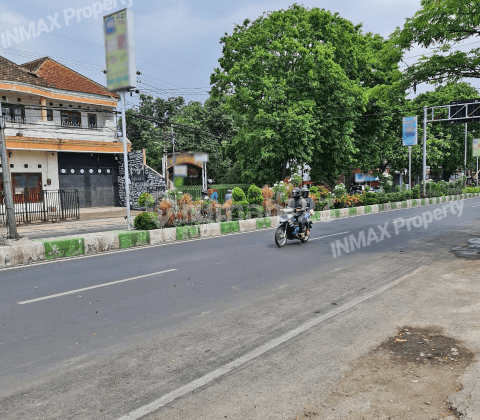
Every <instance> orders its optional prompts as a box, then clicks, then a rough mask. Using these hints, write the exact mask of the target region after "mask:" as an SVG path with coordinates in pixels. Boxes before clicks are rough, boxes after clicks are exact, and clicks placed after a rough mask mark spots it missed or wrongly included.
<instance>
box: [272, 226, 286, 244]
mask: <svg viewBox="0 0 480 420" xmlns="http://www.w3.org/2000/svg"><path fill="white" fill-rule="evenodd" d="M275 243H276V244H277V246H278V247H279V248H281V247H283V246H284V245H285V244H286V243H287V232H286V229H285V227H284V226H280V227H278V228H277V230H276V231H275Z"/></svg>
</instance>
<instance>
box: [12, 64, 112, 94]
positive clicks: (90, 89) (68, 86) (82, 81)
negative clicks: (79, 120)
mask: <svg viewBox="0 0 480 420" xmlns="http://www.w3.org/2000/svg"><path fill="white" fill-rule="evenodd" d="M21 67H23V68H25V69H27V70H29V71H31V72H32V73H34V74H35V75H37V76H38V77H40V78H41V79H43V80H44V81H45V82H46V83H48V85H50V86H52V87H55V88H57V89H62V90H69V91H73V92H84V93H91V94H94V95H102V96H109V97H113V98H119V96H118V95H117V94H115V93H113V92H109V91H108V90H107V89H106V88H105V87H104V86H102V85H100V84H99V83H96V82H94V81H93V80H90V79H89V78H88V77H85V76H83V75H81V74H80V73H77V72H76V71H73V70H71V69H69V68H68V67H66V66H64V65H63V64H60V63H57V62H56V61H55V60H52V59H51V58H50V57H43V58H40V59H38V60H34V61H30V62H28V63H25V64H22V65H21Z"/></svg>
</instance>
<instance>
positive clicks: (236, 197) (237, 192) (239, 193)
mask: <svg viewBox="0 0 480 420" xmlns="http://www.w3.org/2000/svg"><path fill="white" fill-rule="evenodd" d="M232 199H233V202H234V203H238V202H241V201H247V197H246V196H245V193H244V191H243V190H242V189H241V188H239V187H235V188H234V189H233V191H232Z"/></svg>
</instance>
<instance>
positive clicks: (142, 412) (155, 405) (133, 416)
mask: <svg viewBox="0 0 480 420" xmlns="http://www.w3.org/2000/svg"><path fill="white" fill-rule="evenodd" d="M420 269H421V267H420V268H417V269H416V270H415V271H413V272H412V273H409V274H406V275H404V276H402V277H400V278H399V279H397V280H394V281H392V282H391V283H388V284H386V285H385V286H382V287H380V288H379V289H377V290H375V291H373V292H370V293H368V294H367V295H364V296H361V297H358V298H356V299H353V300H352V301H350V302H348V303H346V304H344V305H341V306H339V307H337V308H335V309H332V310H331V311H330V312H328V313H327V314H324V315H320V316H318V317H317V318H314V319H312V320H310V321H307V322H305V323H304V324H302V325H300V326H299V327H297V328H295V329H294V330H292V331H290V332H288V333H286V334H284V335H282V336H280V337H278V338H276V339H274V340H272V341H270V342H268V343H266V344H264V345H263V346H260V347H258V348H257V349H255V350H252V351H251V352H249V353H247V354H245V355H244V356H242V357H239V358H238V359H236V360H234V361H233V362H230V363H227V364H226V365H224V366H222V367H220V368H218V369H216V370H214V371H213V372H210V373H208V374H206V375H205V376H202V377H201V378H199V379H196V380H195V381H193V382H190V383H189V384H187V385H184V386H182V387H180V388H178V389H176V390H175V391H172V392H170V393H168V394H166V395H164V396H163V397H161V398H159V399H158V400H156V401H154V402H152V403H150V404H147V405H145V406H143V407H140V408H139V409H137V410H135V411H132V412H131V413H129V414H127V415H125V416H123V417H121V418H120V419H118V420H138V419H140V418H142V417H144V416H147V415H148V414H151V413H153V412H154V411H157V410H159V409H160V408H162V407H164V406H165V405H167V404H169V403H171V402H172V401H174V400H176V399H177V398H180V397H183V396H184V395H186V394H189V393H191V392H192V391H195V390H196V389H198V388H201V387H202V386H205V385H206V384H208V383H210V382H212V381H214V380H215V379H217V378H219V377H221V376H223V375H225V374H227V373H229V372H231V371H232V370H235V369H237V368H239V367H240V366H242V365H244V364H245V363H248V362H250V361H252V360H253V359H256V358H257V357H259V356H261V355H263V354H265V353H266V352H268V351H270V350H272V349H274V348H276V347H278V346H280V345H281V344H283V343H285V342H287V341H289V340H291V339H292V338H295V337H297V336H299V335H300V334H302V333H304V332H305V331H308V330H309V329H311V328H313V327H315V326H317V325H319V324H321V323H322V322H324V321H326V320H328V319H330V318H333V317H334V316H337V315H340V314H341V313H343V312H345V311H348V310H349V309H352V308H354V307H355V306H357V305H359V304H360V303H363V302H365V301H367V300H369V299H371V298H373V297H375V296H377V295H379V294H381V293H383V292H385V291H386V290H388V289H390V288H392V287H394V286H396V285H398V284H400V283H402V282H403V281H404V280H406V279H408V278H410V277H412V276H413V275H415V274H416V273H417V272H418V271H419V270H420ZM405 271H406V270H405Z"/></svg>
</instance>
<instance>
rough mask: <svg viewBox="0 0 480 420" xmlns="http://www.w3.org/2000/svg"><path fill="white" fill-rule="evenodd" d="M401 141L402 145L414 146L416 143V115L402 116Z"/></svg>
mask: <svg viewBox="0 0 480 420" xmlns="http://www.w3.org/2000/svg"><path fill="white" fill-rule="evenodd" d="M402 142H403V145H404V146H416V145H417V144H418V130H417V117H404V118H403V135H402Z"/></svg>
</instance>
